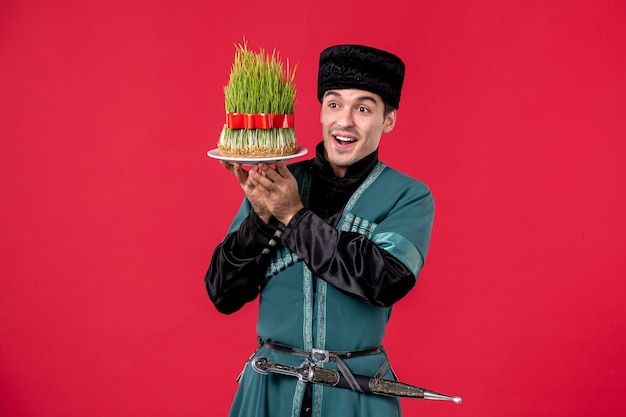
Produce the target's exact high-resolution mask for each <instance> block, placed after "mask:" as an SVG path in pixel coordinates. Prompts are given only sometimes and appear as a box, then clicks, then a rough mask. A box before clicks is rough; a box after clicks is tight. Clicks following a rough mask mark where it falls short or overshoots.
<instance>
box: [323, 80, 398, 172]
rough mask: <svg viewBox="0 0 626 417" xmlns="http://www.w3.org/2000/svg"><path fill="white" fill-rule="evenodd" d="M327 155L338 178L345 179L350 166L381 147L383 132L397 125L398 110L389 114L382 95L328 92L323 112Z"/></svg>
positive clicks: (350, 90) (340, 91)
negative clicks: (379, 145)
mask: <svg viewBox="0 0 626 417" xmlns="http://www.w3.org/2000/svg"><path fill="white" fill-rule="evenodd" d="M320 121H321V122H322V135H323V138H324V154H325V155H324V156H325V157H326V160H327V161H328V162H329V163H330V166H331V167H332V168H333V171H334V172H335V175H337V176H338V177H343V176H344V175H345V174H346V171H347V170H348V167H349V166H350V165H352V164H354V163H355V162H358V161H360V160H361V159H363V158H364V157H366V156H367V155H369V154H371V153H372V152H374V151H375V150H376V149H377V148H378V144H379V143H380V138H381V136H382V134H383V133H387V132H390V131H391V130H392V129H393V127H394V126H395V123H396V111H395V110H393V111H391V112H389V113H388V114H386V115H385V104H384V103H383V100H382V99H381V98H380V96H379V95H378V94H375V93H371V92H369V91H365V90H358V89H338V90H328V91H326V92H325V93H324V97H323V99H322V110H321V112H320Z"/></svg>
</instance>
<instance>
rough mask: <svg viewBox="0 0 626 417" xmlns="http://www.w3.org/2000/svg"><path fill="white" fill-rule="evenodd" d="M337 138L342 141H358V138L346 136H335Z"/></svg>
mask: <svg viewBox="0 0 626 417" xmlns="http://www.w3.org/2000/svg"><path fill="white" fill-rule="evenodd" d="M335 138H336V139H337V140H338V141H341V142H356V139H352V138H346V137H344V136H335Z"/></svg>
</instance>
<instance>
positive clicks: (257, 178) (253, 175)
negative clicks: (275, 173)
mask: <svg viewBox="0 0 626 417" xmlns="http://www.w3.org/2000/svg"><path fill="white" fill-rule="evenodd" d="M249 179H250V181H251V182H252V183H253V184H254V185H255V186H257V185H258V186H261V187H263V188H265V189H267V190H271V189H272V188H273V186H274V182H273V181H272V180H271V179H270V178H267V177H266V175H265V173H264V172H263V171H260V172H259V171H256V170H254V169H253V170H250V176H249Z"/></svg>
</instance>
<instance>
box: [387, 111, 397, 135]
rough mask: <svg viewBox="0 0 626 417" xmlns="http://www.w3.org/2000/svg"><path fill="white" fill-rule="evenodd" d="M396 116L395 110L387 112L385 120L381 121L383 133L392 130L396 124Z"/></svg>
mask: <svg viewBox="0 0 626 417" xmlns="http://www.w3.org/2000/svg"><path fill="white" fill-rule="evenodd" d="M397 117H398V115H397V112H396V110H393V111H390V112H389V114H387V117H385V120H384V122H383V125H384V127H383V132H385V133H389V132H391V131H392V130H393V128H394V127H395V125H396V118H397Z"/></svg>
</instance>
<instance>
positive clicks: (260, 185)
mask: <svg viewBox="0 0 626 417" xmlns="http://www.w3.org/2000/svg"><path fill="white" fill-rule="evenodd" d="M255 168H257V169H253V170H250V173H249V177H248V182H251V183H252V184H253V185H254V188H255V190H256V191H260V190H261V189H262V190H263V195H264V196H263V200H264V202H265V207H266V208H267V210H269V212H270V213H271V214H272V215H273V216H274V217H275V218H276V219H277V220H278V221H279V222H281V223H282V224H284V225H287V224H288V223H289V221H290V220H291V218H292V217H293V216H294V215H295V214H296V213H297V212H298V211H299V210H300V209H301V208H303V207H304V205H303V204H302V199H301V198H300V191H299V190H298V182H297V181H296V178H295V177H294V176H293V175H292V174H291V172H290V171H289V169H287V165H285V162H284V161H278V162H277V163H276V169H275V170H274V169H272V168H270V167H269V166H268V165H267V164H263V163H260V164H258V165H256V166H255Z"/></svg>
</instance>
